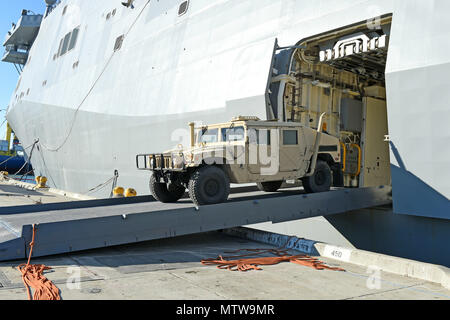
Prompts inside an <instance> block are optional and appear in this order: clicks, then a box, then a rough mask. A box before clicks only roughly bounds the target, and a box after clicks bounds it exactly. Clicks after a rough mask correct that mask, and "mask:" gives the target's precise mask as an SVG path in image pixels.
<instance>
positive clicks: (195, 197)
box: [189, 166, 230, 205]
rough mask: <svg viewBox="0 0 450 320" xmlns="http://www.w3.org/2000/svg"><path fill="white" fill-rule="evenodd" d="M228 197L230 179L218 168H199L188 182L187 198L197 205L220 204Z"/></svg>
mask: <svg viewBox="0 0 450 320" xmlns="http://www.w3.org/2000/svg"><path fill="white" fill-rule="evenodd" d="M229 195H230V179H229V178H228V175H227V174H226V173H225V172H224V171H223V170H222V169H221V168H219V167H216V166H205V167H201V168H200V169H198V170H197V171H195V172H194V173H193V174H192V176H191V179H190V180H189V196H190V198H191V200H192V202H194V203H195V204H197V205H208V204H217V203H222V202H225V201H227V200H228V196H229Z"/></svg>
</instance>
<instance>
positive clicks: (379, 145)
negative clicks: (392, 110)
mask: <svg viewBox="0 0 450 320" xmlns="http://www.w3.org/2000/svg"><path fill="white" fill-rule="evenodd" d="M391 19H392V18H391V16H385V17H381V18H379V19H375V20H373V21H365V22H362V23H359V24H355V25H352V26H349V27H346V28H342V29H339V30H334V31H332V32H327V33H324V34H321V35H318V36H314V37H311V38H308V39H305V40H302V41H301V42H300V43H299V44H298V45H296V46H295V47H291V48H286V49H281V48H279V49H278V50H276V54H275V58H274V62H273V68H272V70H273V75H272V80H271V83H270V84H269V90H268V94H269V99H268V104H269V108H268V110H270V112H269V114H268V116H269V117H270V118H273V119H283V120H285V121H295V122H300V123H303V124H304V125H306V126H310V127H314V126H316V127H317V124H318V122H319V121H318V119H319V117H320V115H321V114H322V113H324V112H325V113H326V118H325V119H326V120H325V123H324V130H325V131H326V132H328V133H330V134H332V135H335V136H337V137H339V138H340V140H341V151H342V156H343V157H342V158H343V161H342V171H343V174H342V175H341V178H340V180H341V181H340V184H341V185H342V184H343V186H345V187H373V186H381V185H390V184H391V174H390V152H389V132H388V120H387V102H386V83H385V69H386V61H387V55H388V48H389V35H390V26H391ZM280 49H281V50H280ZM280 105H281V106H282V108H279V107H278V106H280Z"/></svg>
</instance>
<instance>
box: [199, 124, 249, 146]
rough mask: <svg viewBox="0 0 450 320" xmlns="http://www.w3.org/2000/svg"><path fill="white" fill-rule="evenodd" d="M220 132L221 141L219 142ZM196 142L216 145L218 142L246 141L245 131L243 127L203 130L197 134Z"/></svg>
mask: <svg viewBox="0 0 450 320" xmlns="http://www.w3.org/2000/svg"><path fill="white" fill-rule="evenodd" d="M219 130H220V140H219ZM195 140H196V141H197V142H198V143H206V144H208V143H216V142H220V141H221V142H229V141H245V129H244V127H242V126H239V127H227V128H220V129H219V128H214V129H212V128H211V129H210V128H203V129H201V130H198V131H197V133H196V138H195Z"/></svg>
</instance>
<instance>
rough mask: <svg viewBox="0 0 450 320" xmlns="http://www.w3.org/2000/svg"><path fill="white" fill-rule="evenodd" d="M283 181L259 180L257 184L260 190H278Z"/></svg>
mask: <svg viewBox="0 0 450 320" xmlns="http://www.w3.org/2000/svg"><path fill="white" fill-rule="evenodd" d="M282 184H283V181H270V182H258V183H257V184H256V185H257V186H258V189H259V190H260V191H264V192H277V191H278V189H280V188H281V185H282Z"/></svg>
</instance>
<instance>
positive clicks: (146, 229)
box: [0, 187, 392, 261]
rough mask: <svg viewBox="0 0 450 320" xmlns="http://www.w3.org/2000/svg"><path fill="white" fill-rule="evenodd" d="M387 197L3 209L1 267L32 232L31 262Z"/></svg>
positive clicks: (327, 211) (384, 193) (256, 197)
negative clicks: (199, 205) (215, 203)
mask: <svg viewBox="0 0 450 320" xmlns="http://www.w3.org/2000/svg"><path fill="white" fill-rule="evenodd" d="M390 193H391V188H390V187H376V188H361V189H337V190H333V191H330V192H325V193H319V194H301V193H299V192H298V191H297V190H285V191H283V192H280V193H273V194H266V193H261V192H259V191H251V192H244V193H238V194H233V195H232V196H231V199H230V201H229V202H227V203H223V204H218V205H210V206H202V207H197V206H195V205H194V204H193V203H192V202H191V201H189V199H183V200H181V201H180V202H178V203H174V204H163V203H160V202H156V201H149V197H137V198H135V199H133V200H132V201H131V200H128V199H127V198H125V199H106V200H93V201H92V202H91V201H82V202H70V203H57V204H49V205H40V206H14V207H5V208H1V211H0V261H11V260H20V259H26V258H27V257H28V255H29V249H30V248H29V244H30V243H31V241H32V239H33V228H34V230H35V239H34V243H35V244H34V248H33V257H42V256H49V255H56V254H63V253H70V252H77V251H83V250H89V249H97V248H103V247H110V246H116V245H123V244H130V243H138V242H144V241H149V240H156V239H164V238H172V237H177V236H183V235H189V234H196V233H203V232H210V231H217V230H223V229H230V228H235V227H240V226H247V225H253V224H258V223H263V222H272V223H281V222H287V221H294V220H301V219H306V218H311V217H317V216H328V215H333V214H339V213H343V212H349V211H354V210H359V209H364V208H371V207H377V206H382V205H390V204H391V203H392V202H391V201H392V200H391V196H390ZM280 208H283V209H282V210H280Z"/></svg>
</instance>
